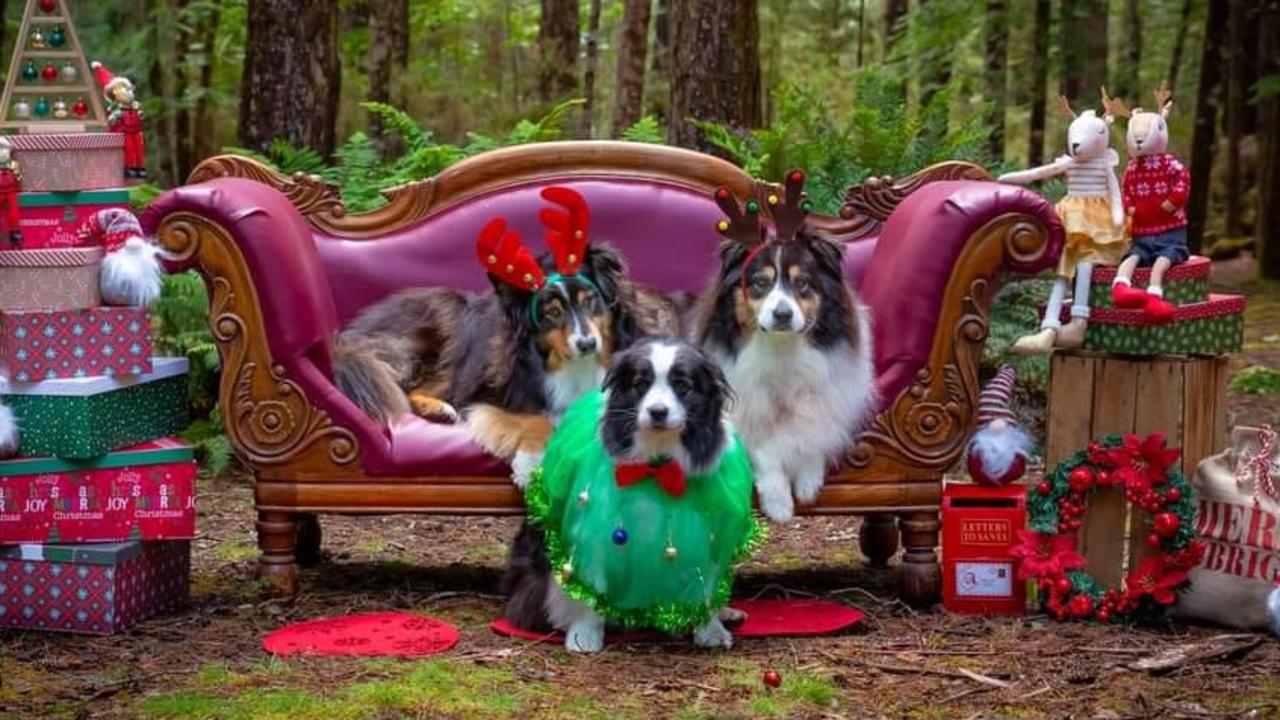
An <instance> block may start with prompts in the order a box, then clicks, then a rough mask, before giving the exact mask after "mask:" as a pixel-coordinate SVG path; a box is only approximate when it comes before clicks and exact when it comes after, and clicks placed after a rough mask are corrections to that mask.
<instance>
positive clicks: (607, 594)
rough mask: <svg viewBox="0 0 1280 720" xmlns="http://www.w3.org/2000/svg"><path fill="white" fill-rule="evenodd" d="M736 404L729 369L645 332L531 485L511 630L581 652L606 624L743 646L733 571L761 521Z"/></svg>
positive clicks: (514, 571)
mask: <svg viewBox="0 0 1280 720" xmlns="http://www.w3.org/2000/svg"><path fill="white" fill-rule="evenodd" d="M729 402H730V390H729V385H728V383H727V381H726V380H725V377H724V374H723V373H722V372H721V370H720V368H719V366H717V365H716V364H715V363H714V362H713V361H712V360H710V359H709V358H708V357H707V356H706V355H704V354H703V353H702V352H701V351H699V350H697V349H696V348H694V347H693V346H691V345H688V344H685V343H683V342H679V341H676V340H667V339H655V340H647V341H643V342H641V343H640V344H639V345H637V346H635V347H633V348H631V349H630V350H627V351H626V352H624V353H621V354H619V355H617V356H616V357H615V358H614V360H613V362H612V363H611V364H610V366H609V369H608V372H607V374H606V375H605V380H604V386H603V390H600V391H594V392H591V393H588V394H587V395H585V396H583V397H582V398H580V399H579V400H578V401H577V402H576V403H574V404H573V405H572V406H570V408H569V410H568V411H567V412H566V413H565V415H564V418H563V420H562V421H561V423H560V425H559V427H558V428H557V429H556V431H555V434H553V435H552V436H551V440H550V442H549V443H548V445H547V448H546V453H545V454H544V455H543V460H542V465H541V467H539V468H538V469H537V470H535V472H534V473H533V479H532V481H531V482H530V484H529V486H528V487H527V488H526V490H525V502H526V503H527V505H528V511H529V517H528V521H527V522H526V523H525V526H524V527H523V528H522V529H521V531H520V535H519V536H518V537H517V538H516V542H515V545H514V547H513V548H512V552H511V560H510V564H509V567H508V569H507V573H506V577H505V578H504V585H505V589H506V591H507V592H508V593H509V594H510V600H509V601H508V603H507V607H506V611H505V614H506V617H507V619H508V620H509V621H510V622H511V623H512V624H513V625H515V626H516V627H519V628H521V629H525V630H533V631H549V630H559V631H561V632H563V633H564V634H565V647H566V648H567V649H568V650H570V651H574V652H595V651H597V650H600V649H601V648H602V647H604V634H605V627H606V625H610V626H615V627H626V628H653V629H657V630H661V631H663V632H666V633H670V634H673V635H683V634H689V633H691V634H692V636H693V641H694V642H695V643H696V644H698V645H700V646H703V647H720V648H729V647H731V646H732V645H733V635H732V634H731V633H730V631H729V629H728V628H727V627H726V626H725V625H726V623H729V624H732V623H733V622H735V621H741V620H742V619H743V616H742V615H741V613H738V612H737V611H734V610H731V609H729V608H728V607H727V603H728V601H729V593H730V590H731V589H732V586H733V577H734V570H735V567H736V566H737V564H738V563H739V562H741V561H742V560H743V559H744V558H745V556H746V554H747V552H748V550H749V549H750V548H751V546H752V544H753V543H754V542H755V541H756V540H757V538H758V537H759V535H760V533H761V532H762V526H761V525H760V524H759V522H758V521H757V520H756V517H755V513H754V511H753V509H752V504H751V493H752V487H753V484H754V478H753V475H752V471H751V462H750V459H749V457H748V455H747V452H746V450H745V449H744V448H743V446H742V444H741V442H740V441H739V440H738V438H737V437H736V436H735V435H734V433H733V430H732V428H731V426H730V424H729V422H728V420H727V419H726V410H727V407H728V405H729Z"/></svg>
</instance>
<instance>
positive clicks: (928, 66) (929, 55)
mask: <svg viewBox="0 0 1280 720" xmlns="http://www.w3.org/2000/svg"><path fill="white" fill-rule="evenodd" d="M929 2H930V0H917V3H918V4H917V9H916V12H915V14H914V15H913V16H912V20H911V22H912V23H916V22H921V23H930V24H932V23H936V22H937V21H936V20H934V19H933V18H930V17H929V15H928V13H929V10H926V9H925V6H926V5H928V4H929ZM926 27H927V25H926ZM953 54H954V48H952V47H949V46H943V47H934V48H931V49H930V50H929V51H926V52H924V53H922V55H921V57H920V60H921V63H920V70H921V72H920V105H921V106H922V107H924V106H927V105H929V103H930V102H932V101H933V96H934V95H937V94H938V93H939V92H940V91H941V90H942V89H943V88H944V87H946V86H947V83H949V82H951V64H952V55H953ZM947 115H948V113H946V112H943V113H942V116H941V118H940V119H939V120H940V122H941V123H942V126H941V127H934V128H931V129H932V130H934V131H940V132H941V133H943V134H946V131H947V127H946V123H947V120H948V117H947Z"/></svg>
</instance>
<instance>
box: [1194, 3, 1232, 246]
mask: <svg viewBox="0 0 1280 720" xmlns="http://www.w3.org/2000/svg"><path fill="white" fill-rule="evenodd" d="M1227 14H1228V13H1227V0H1209V17H1208V18H1207V19H1206V20H1205V31H1204V47H1203V49H1202V51H1201V56H1200V84H1199V87H1198V89H1197V90H1196V114H1195V128H1194V130H1195V139H1194V140H1193V141H1192V143H1191V195H1190V197H1189V198H1188V200H1187V245H1188V247H1190V248H1191V251H1192V252H1199V251H1200V248H1201V245H1202V243H1203V241H1204V225H1205V222H1204V220H1205V217H1204V216H1205V211H1206V210H1207V209H1208V207H1209V180H1210V177H1211V176H1212V173H1213V143H1214V136H1215V134H1216V133H1217V125H1218V108H1219V106H1220V105H1221V104H1222V103H1221V96H1222V82H1221V80H1222V66H1223V59H1224V58H1223V52H1222V49H1223V48H1222V44H1223V42H1224V40H1225V38H1224V35H1225V31H1226V29H1227Z"/></svg>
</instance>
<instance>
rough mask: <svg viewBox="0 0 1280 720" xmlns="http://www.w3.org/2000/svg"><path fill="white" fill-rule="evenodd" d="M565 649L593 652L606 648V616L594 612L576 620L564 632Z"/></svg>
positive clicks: (577, 651) (576, 651)
mask: <svg viewBox="0 0 1280 720" xmlns="http://www.w3.org/2000/svg"><path fill="white" fill-rule="evenodd" d="M564 649H565V650H568V651H569V652H575V653H593V652H600V651H601V650H603V649H604V618H602V617H600V616H599V615H595V614H594V613H593V614H592V615H590V616H588V617H584V618H580V619H578V620H575V621H574V622H573V624H572V625H570V626H569V629H568V630H567V631H566V632H565V634H564Z"/></svg>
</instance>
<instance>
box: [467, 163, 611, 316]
mask: <svg viewBox="0 0 1280 720" xmlns="http://www.w3.org/2000/svg"><path fill="white" fill-rule="evenodd" d="M540 195H541V196H542V199H543V200H546V201H547V202H550V203H554V204H556V205H559V206H560V208H553V207H545V208H542V210H540V211H539V212H538V219H539V220H540V221H541V222H542V224H543V226H544V227H545V228H546V241H547V247H549V248H550V249H551V255H552V257H553V258H554V260H555V267H556V272H554V273H552V274H551V275H547V274H546V273H544V272H543V271H542V267H541V266H540V265H539V264H538V260H537V258H535V257H534V256H533V253H532V252H530V251H529V249H528V248H526V247H525V246H524V244H523V243H522V242H521V239H520V233H518V232H516V231H515V230H511V229H508V228H507V220H506V218H502V217H496V218H494V219H492V220H490V221H489V222H488V223H487V224H486V225H485V226H484V227H483V228H481V230H480V235H479V236H478V237H477V238H476V253H477V255H478V256H479V259H480V265H481V266H482V267H483V268H484V269H485V271H486V272H488V273H489V274H490V275H492V276H494V277H495V278H497V279H498V280H499V281H501V282H502V283H504V284H506V285H509V286H511V287H513V288H516V289H517V290H526V291H528V292H531V293H533V301H532V303H531V305H530V308H529V311H530V314H531V315H532V316H533V318H534V321H535V322H536V321H537V317H538V295H537V293H538V291H539V290H541V289H543V288H544V287H547V286H549V285H554V284H557V283H562V282H564V281H565V280H566V279H568V278H576V279H578V280H580V281H582V282H584V283H586V284H587V285H589V286H591V288H592V289H594V290H596V292H599V288H597V287H596V284H595V283H594V282H592V281H591V278H589V277H587V276H586V275H584V274H583V273H582V263H583V261H584V260H585V259H586V254H587V243H588V242H589V239H588V236H587V232H588V230H589V229H590V227H591V214H590V212H589V211H588V209H587V201H586V198H584V197H582V194H581V193H579V192H577V191H576V190H571V189H569V188H567V187H562V186H559V185H553V186H551V187H547V188H543V189H542V192H541V193H540ZM561 208H563V209H561Z"/></svg>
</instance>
